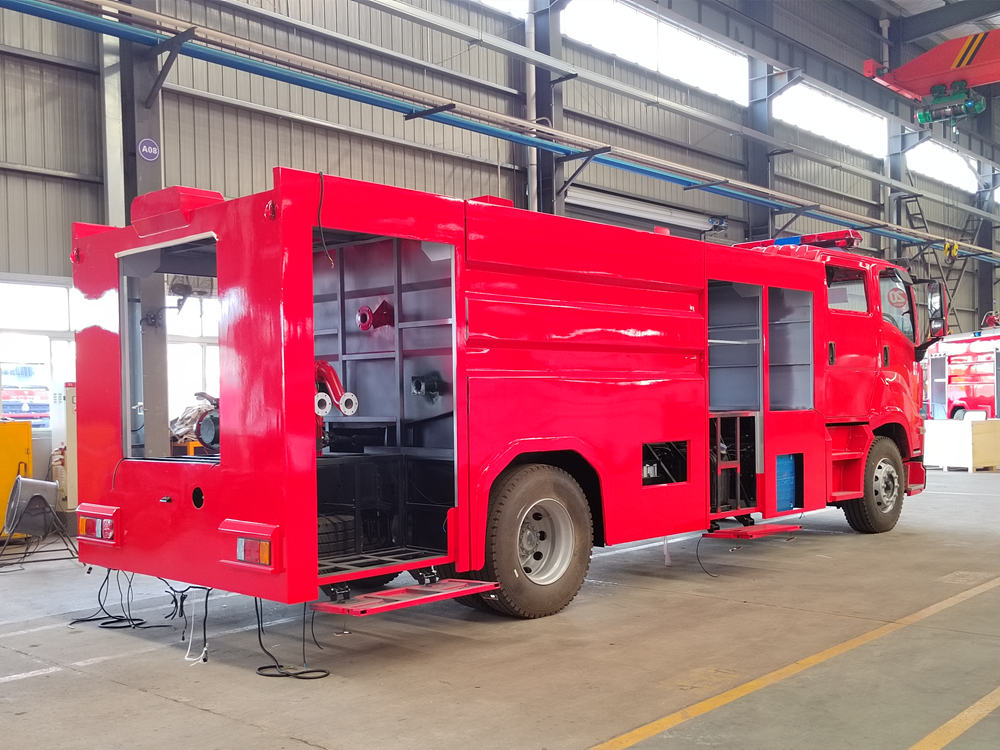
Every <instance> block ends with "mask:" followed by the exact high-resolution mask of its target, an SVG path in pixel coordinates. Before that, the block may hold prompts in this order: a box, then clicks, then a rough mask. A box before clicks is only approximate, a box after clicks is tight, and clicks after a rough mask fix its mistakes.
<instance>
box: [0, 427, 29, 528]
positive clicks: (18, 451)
mask: <svg viewBox="0 0 1000 750" xmlns="http://www.w3.org/2000/svg"><path fill="white" fill-rule="evenodd" d="M18 474H20V475H21V476H22V477H30V476H31V423H30V422H17V421H12V422H0V536H2V535H3V519H4V518H5V517H6V515H7V500H8V498H10V490H11V488H12V487H13V486H14V478H15V477H17V475H18Z"/></svg>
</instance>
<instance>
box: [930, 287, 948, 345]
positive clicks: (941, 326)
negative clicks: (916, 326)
mask: <svg viewBox="0 0 1000 750" xmlns="http://www.w3.org/2000/svg"><path fill="white" fill-rule="evenodd" d="M927 319H928V320H929V321H930V335H931V338H940V337H941V336H944V335H946V334H947V333H948V294H947V292H946V291H945V288H944V284H943V283H942V282H940V281H931V282H930V283H928V284H927Z"/></svg>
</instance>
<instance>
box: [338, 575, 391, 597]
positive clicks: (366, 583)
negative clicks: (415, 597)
mask: <svg viewBox="0 0 1000 750" xmlns="http://www.w3.org/2000/svg"><path fill="white" fill-rule="evenodd" d="M398 575H399V573H386V574H385V575H382V576H372V577H371V578H359V579H358V580H356V581H347V585H348V586H350V587H351V593H352V594H353V593H354V592H358V593H361V594H367V593H369V592H371V591H377V590H378V589H380V588H382V587H384V586H385V585H386V584H387V583H389V582H390V581H394V580H396V577H397V576H398ZM319 590H320V591H322V592H323V593H324V594H326V595H327V597H329V598H330V599H332V598H333V585H332V584H327V585H325V586H320V587H319Z"/></svg>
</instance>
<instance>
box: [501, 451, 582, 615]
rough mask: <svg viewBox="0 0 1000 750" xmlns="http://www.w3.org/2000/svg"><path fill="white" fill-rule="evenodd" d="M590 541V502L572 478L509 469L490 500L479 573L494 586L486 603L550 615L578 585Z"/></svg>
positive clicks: (550, 470) (511, 611)
mask: <svg viewBox="0 0 1000 750" xmlns="http://www.w3.org/2000/svg"><path fill="white" fill-rule="evenodd" d="M592 545H593V522H592V520H591V516H590V506H589V505H588V504H587V498H586V496H585V495H584V494H583V490H582V489H580V485H579V484H577V483H576V480H574V479H573V477H572V476H570V475H569V474H568V473H567V472H565V471H563V470H562V469H557V468H555V467H554V466H546V465H543V464H527V465H525V466H521V467H518V468H516V469H514V470H513V471H511V472H509V473H508V474H506V475H505V476H503V477H501V478H500V480H499V482H498V484H497V486H496V487H495V488H494V491H493V492H492V493H491V498H490V513H489V518H488V521H487V527H486V567H485V568H484V572H485V574H486V576H487V577H488V578H489V579H490V580H494V581H497V582H499V583H500V588H499V589H498V590H497V592H496V595H497V598H496V599H495V600H493V599H491V600H490V601H489V602H488V606H490V607H492V608H493V609H495V610H496V611H498V612H501V613H503V614H508V615H512V616H514V617H523V618H535V617H545V616H547V615H552V614H555V613H556V612H558V611H559V610H561V609H562V608H563V607H565V606H566V605H567V604H569V603H570V602H571V601H572V600H573V598H574V597H575V596H576V594H577V592H578V591H579V590H580V586H582V585H583V579H584V576H586V574H587V568H588V567H590V549H591V547H592Z"/></svg>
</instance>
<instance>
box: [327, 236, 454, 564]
mask: <svg viewBox="0 0 1000 750" xmlns="http://www.w3.org/2000/svg"><path fill="white" fill-rule="evenodd" d="M453 269H454V248H453V247H452V246H450V245H445V244H441V243H435V242H424V241H419V240H408V239H397V238H392V237H377V236H370V235H359V234H356V233H350V234H348V233H341V232H334V231H332V230H329V229H327V230H323V234H322V235H321V234H320V233H319V231H317V232H316V233H315V237H314V246H313V279H314V282H313V309H314V353H315V357H316V359H317V361H320V360H322V361H326V362H328V363H329V364H330V365H332V366H333V368H334V369H335V370H336V371H337V374H338V375H339V377H340V380H341V383H342V384H343V386H344V389H345V390H346V391H348V392H351V393H353V394H354V395H355V396H356V401H357V411H356V412H354V413H353V414H345V413H342V412H341V411H340V410H338V409H337V408H336V407H334V408H333V409H332V410H331V412H330V413H329V414H327V415H326V416H325V417H322V420H323V430H322V436H320V435H319V430H317V433H318V435H317V458H316V480H317V481H316V487H317V498H316V502H317V514H318V518H317V528H318V544H319V571H318V573H319V578H320V583H321V584H325V583H332V582H335V581H338V580H345V581H348V580H352V579H360V578H365V577H369V576H376V575H381V574H383V573H386V572H392V571H393V570H403V569H409V568H417V567H426V566H428V565H432V564H434V563H435V562H443V561H444V560H445V558H446V555H447V551H448V527H447V521H448V511H449V510H450V509H451V508H453V507H454V506H455V502H456V469H455V416H454V410H455V407H454V393H453V386H454V372H455V333H454V314H453V311H454V270H453ZM331 395H332V394H331ZM334 400H335V401H336V399H334Z"/></svg>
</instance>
